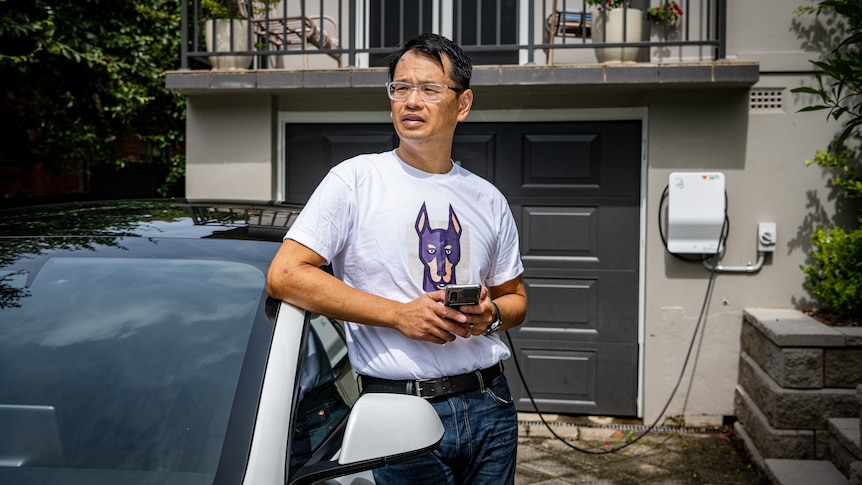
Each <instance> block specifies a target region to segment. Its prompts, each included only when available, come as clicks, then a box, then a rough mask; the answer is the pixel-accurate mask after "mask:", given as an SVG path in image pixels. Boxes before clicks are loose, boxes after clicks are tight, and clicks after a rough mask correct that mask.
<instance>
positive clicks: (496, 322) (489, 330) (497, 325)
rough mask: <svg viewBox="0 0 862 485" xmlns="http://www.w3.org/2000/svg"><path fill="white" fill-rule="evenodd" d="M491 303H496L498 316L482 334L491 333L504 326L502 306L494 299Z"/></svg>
mask: <svg viewBox="0 0 862 485" xmlns="http://www.w3.org/2000/svg"><path fill="white" fill-rule="evenodd" d="M491 304H492V305H494V313H495V314H496V315H497V318H496V320H494V321H493V322H491V325H488V328H486V329H485V331H484V332H482V335H491V334H492V333H494V332H496V331H497V330H498V329H499V328H500V327H502V326H503V317H501V316H500V308H499V307H498V306H497V304H496V303H494V302H493V301H492V302H491Z"/></svg>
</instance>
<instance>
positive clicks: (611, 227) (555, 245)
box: [516, 206, 639, 269]
mask: <svg viewBox="0 0 862 485" xmlns="http://www.w3.org/2000/svg"><path fill="white" fill-rule="evenodd" d="M517 213H518V215H519V216H520V217H518V218H517V219H518V220H517V221H516V222H517V223H518V226H519V227H520V228H521V253H522V257H523V260H524V264H525V266H528V267H531V268H543V267H548V268H569V269H578V268H585V267H588V268H634V267H637V264H638V241H639V233H638V220H639V209H638V208H637V207H628V206H601V207H599V206H572V207H544V206H526V207H521V208H520V210H519V211H518V212H517Z"/></svg>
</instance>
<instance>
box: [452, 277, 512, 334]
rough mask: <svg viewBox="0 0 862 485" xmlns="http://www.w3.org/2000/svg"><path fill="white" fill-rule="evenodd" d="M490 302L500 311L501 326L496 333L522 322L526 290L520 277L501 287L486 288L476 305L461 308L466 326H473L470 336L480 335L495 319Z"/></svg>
mask: <svg viewBox="0 0 862 485" xmlns="http://www.w3.org/2000/svg"><path fill="white" fill-rule="evenodd" d="M491 301H493V302H494V303H496V304H497V307H498V308H499V309H500V318H501V319H502V320H503V325H502V326H501V327H500V328H498V329H497V331H498V332H503V331H505V330H509V329H510V328H515V327H517V326H518V325H520V324H521V323H523V321H524V317H525V316H526V315H527V290H526V288H525V287H524V278H523V276H522V275H518V277H516V278H514V279H511V280H509V281H507V282H505V283H503V284H502V285H499V286H491V287H488V291H487V292H485V291H483V292H482V299H481V300H480V301H479V304H478V305H469V306H464V307H461V311H462V312H463V313H464V314H465V315H466V316H467V322H466V323H467V325H468V328H469V325H470V324H473V329H472V331H471V334H472V335H482V332H484V331H485V329H487V328H488V327H489V326H490V325H491V323H493V322H494V319H495V315H494V312H495V309H494V305H492V304H491Z"/></svg>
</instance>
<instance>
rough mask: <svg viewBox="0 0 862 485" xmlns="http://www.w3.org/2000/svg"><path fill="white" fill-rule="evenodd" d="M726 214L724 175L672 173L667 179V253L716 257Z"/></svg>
mask: <svg viewBox="0 0 862 485" xmlns="http://www.w3.org/2000/svg"><path fill="white" fill-rule="evenodd" d="M725 210H726V199H725V195H724V174H723V173H721V172H673V173H671V174H670V176H669V177H668V205H667V249H668V251H670V252H672V253H676V254H716V253H718V252H719V249H720V242H721V236H722V234H721V233H722V229H723V228H724V219H725Z"/></svg>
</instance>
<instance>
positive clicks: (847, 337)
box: [834, 327, 862, 347]
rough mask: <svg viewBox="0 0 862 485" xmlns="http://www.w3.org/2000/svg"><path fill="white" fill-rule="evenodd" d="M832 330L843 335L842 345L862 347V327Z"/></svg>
mask: <svg viewBox="0 0 862 485" xmlns="http://www.w3.org/2000/svg"><path fill="white" fill-rule="evenodd" d="M834 328H835V330H837V331H839V332H841V333H842V334H844V345H846V346H848V347H862V327H834Z"/></svg>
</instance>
